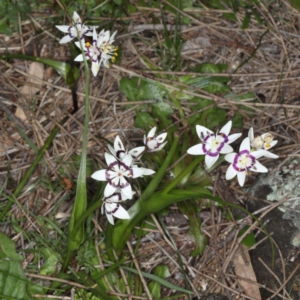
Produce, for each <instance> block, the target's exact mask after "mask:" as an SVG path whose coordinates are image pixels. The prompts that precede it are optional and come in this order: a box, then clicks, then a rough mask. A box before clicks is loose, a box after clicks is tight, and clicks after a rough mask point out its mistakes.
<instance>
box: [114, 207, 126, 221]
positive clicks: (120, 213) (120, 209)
mask: <svg viewBox="0 0 300 300" xmlns="http://www.w3.org/2000/svg"><path fill="white" fill-rule="evenodd" d="M113 215H114V216H115V217H116V218H119V219H130V216H129V214H128V212H127V210H126V209H125V208H123V207H122V206H121V205H120V206H119V207H118V209H117V210H116V212H114V213H113Z"/></svg>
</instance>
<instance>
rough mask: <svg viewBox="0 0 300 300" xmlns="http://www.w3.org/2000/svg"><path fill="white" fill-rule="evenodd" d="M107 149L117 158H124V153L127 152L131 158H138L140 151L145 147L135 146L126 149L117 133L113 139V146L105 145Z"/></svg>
mask: <svg viewBox="0 0 300 300" xmlns="http://www.w3.org/2000/svg"><path fill="white" fill-rule="evenodd" d="M107 147H108V149H109V151H110V152H111V154H112V155H113V156H114V157H116V158H117V159H118V160H122V159H123V158H124V156H125V155H127V154H128V153H129V154H131V156H132V157H133V158H135V160H137V159H139V158H140V157H141V155H142V153H143V152H144V151H145V147H144V146H142V147H136V148H133V149H131V150H130V151H128V152H127V151H126V150H125V147H124V145H123V143H122V141H121V139H120V137H119V136H118V135H117V136H116V138H115V141H114V147H112V146H110V145H107Z"/></svg>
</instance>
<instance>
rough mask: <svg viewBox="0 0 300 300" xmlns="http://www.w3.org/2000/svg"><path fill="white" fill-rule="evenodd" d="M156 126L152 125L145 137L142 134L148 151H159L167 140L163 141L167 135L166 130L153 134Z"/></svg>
mask: <svg viewBox="0 0 300 300" xmlns="http://www.w3.org/2000/svg"><path fill="white" fill-rule="evenodd" d="M155 131H156V127H153V128H152V129H151V130H150V131H149V133H148V135H147V137H146V135H144V145H145V146H146V147H147V149H148V151H149V152H156V151H160V150H161V149H162V148H163V147H164V146H165V145H166V143H167V142H164V140H165V139H166V137H167V134H168V133H167V132H164V133H162V134H160V135H158V136H156V135H155Z"/></svg>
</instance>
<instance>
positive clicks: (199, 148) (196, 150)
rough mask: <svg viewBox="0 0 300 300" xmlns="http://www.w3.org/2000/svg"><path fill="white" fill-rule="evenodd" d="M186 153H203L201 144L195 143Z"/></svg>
mask: <svg viewBox="0 0 300 300" xmlns="http://www.w3.org/2000/svg"><path fill="white" fill-rule="evenodd" d="M187 153H188V154H191V155H203V154H205V153H204V152H203V144H197V145H195V146H193V147H191V148H189V149H188V150H187Z"/></svg>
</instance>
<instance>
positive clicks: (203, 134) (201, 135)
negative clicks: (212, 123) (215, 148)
mask: <svg viewBox="0 0 300 300" xmlns="http://www.w3.org/2000/svg"><path fill="white" fill-rule="evenodd" d="M196 131H197V134H198V136H199V138H200V140H201V141H203V140H204V138H205V137H206V136H207V135H208V134H214V133H213V132H212V131H211V130H210V129H208V128H206V127H204V126H201V125H196Z"/></svg>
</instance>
